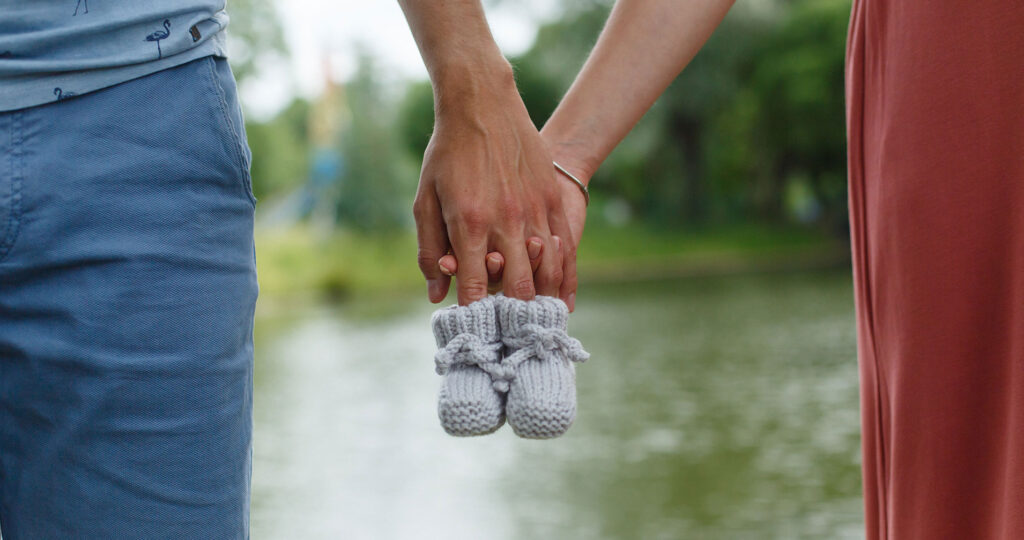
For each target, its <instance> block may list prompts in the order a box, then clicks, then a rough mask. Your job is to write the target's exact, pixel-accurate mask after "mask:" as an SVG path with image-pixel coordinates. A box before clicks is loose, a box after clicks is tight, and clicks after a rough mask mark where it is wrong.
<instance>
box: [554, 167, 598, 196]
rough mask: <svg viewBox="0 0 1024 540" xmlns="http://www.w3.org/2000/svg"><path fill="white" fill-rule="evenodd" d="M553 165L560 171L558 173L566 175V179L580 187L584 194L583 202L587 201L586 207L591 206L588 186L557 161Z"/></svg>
mask: <svg viewBox="0 0 1024 540" xmlns="http://www.w3.org/2000/svg"><path fill="white" fill-rule="evenodd" d="M551 163H552V164H554V166H555V168H556V169H558V172H560V173H562V174H564V175H565V176H566V177H568V178H569V180H572V181H573V182H575V183H576V185H577V186H579V188H580V191H582V192H583V200H585V201H586V206H590V190H589V189H587V186H586V184H584V183H583V182H581V181H580V179H579V178H576V177H575V176H573V175H572V173H571V172H569V171H567V170H565V167H562V166H561V165H559V164H558V162H557V161H552V162H551Z"/></svg>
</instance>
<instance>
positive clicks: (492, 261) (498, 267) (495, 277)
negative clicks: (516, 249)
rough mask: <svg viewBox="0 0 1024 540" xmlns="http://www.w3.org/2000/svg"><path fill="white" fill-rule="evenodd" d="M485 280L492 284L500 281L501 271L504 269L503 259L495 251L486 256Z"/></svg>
mask: <svg viewBox="0 0 1024 540" xmlns="http://www.w3.org/2000/svg"><path fill="white" fill-rule="evenodd" d="M486 264H487V279H488V281H491V282H492V283H493V282H495V281H501V271H502V269H503V268H504V267H505V257H503V256H502V255H501V253H498V252H497V251H492V252H490V253H488V254H487V262H486Z"/></svg>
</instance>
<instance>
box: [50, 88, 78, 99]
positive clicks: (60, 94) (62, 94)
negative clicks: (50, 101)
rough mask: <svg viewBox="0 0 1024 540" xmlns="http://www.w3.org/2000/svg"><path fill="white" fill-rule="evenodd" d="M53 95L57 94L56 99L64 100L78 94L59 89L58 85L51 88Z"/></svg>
mask: <svg viewBox="0 0 1024 540" xmlns="http://www.w3.org/2000/svg"><path fill="white" fill-rule="evenodd" d="M53 95H55V96H57V101H64V100H65V99H68V98H72V97H75V96H77V95H78V94H76V93H74V92H65V91H63V90H61V89H60V87H59V86H58V87H56V88H54V89H53Z"/></svg>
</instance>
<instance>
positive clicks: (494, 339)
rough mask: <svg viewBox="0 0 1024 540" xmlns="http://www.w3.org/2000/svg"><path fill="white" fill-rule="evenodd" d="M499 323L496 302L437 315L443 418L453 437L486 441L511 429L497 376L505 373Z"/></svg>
mask: <svg viewBox="0 0 1024 540" xmlns="http://www.w3.org/2000/svg"><path fill="white" fill-rule="evenodd" d="M497 323H498V321H497V316H496V308H495V300H494V297H487V298H484V299H483V300H478V301H476V302H473V303H472V304H470V305H468V306H451V307H447V308H444V309H439V310H437V311H436V312H434V316H433V318H432V320H431V326H433V328H434V337H435V338H436V339H437V346H438V347H439V349H440V350H438V351H437V354H435V355H434V364H435V366H436V368H437V373H438V375H441V376H443V377H444V378H443V379H442V380H441V391H440V394H439V396H438V400H437V416H438V418H440V420H441V427H443V428H444V430H445V431H446V432H448V434H449V435H455V436H457V437H468V436H472V435H486V434H488V433H492V432H494V431H495V430H497V429H498V428H500V427H501V425H502V424H504V423H505V396H504V394H502V393H500V392H498V391H497V390H495V388H494V387H495V384H496V383H495V382H494V380H493V379H492V375H491V374H492V373H494V374H496V375H497V376H500V375H501V374H502V373H503V371H502V369H503V368H502V366H501V340H500V334H499V333H498V324H497ZM502 383H504V381H502ZM499 386H502V385H501V384H499ZM504 386H507V384H504Z"/></svg>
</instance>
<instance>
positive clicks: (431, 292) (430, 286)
mask: <svg viewBox="0 0 1024 540" xmlns="http://www.w3.org/2000/svg"><path fill="white" fill-rule="evenodd" d="M440 291H441V284H440V283H439V282H438V280H436V279H428V280H427V296H428V297H429V298H430V301H431V302H433V301H434V299H435V298H437V295H438V294H440Z"/></svg>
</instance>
